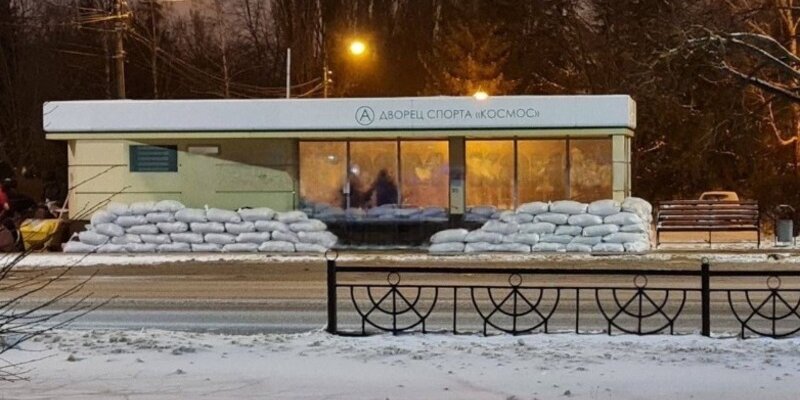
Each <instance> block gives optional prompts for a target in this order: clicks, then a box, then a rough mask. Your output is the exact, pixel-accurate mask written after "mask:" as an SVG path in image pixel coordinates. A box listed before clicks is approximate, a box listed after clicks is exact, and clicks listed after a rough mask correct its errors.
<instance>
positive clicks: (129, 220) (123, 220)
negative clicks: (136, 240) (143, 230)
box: [115, 215, 147, 228]
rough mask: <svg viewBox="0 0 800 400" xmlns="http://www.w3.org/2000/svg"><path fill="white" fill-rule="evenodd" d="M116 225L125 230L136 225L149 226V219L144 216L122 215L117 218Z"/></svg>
mask: <svg viewBox="0 0 800 400" xmlns="http://www.w3.org/2000/svg"><path fill="white" fill-rule="evenodd" d="M115 223H116V224H117V225H119V226H121V227H123V228H130V227H132V226H134V225H147V218H145V217H144V215H122V216H119V217H117V219H116V221H115Z"/></svg>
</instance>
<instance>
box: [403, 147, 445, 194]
mask: <svg viewBox="0 0 800 400" xmlns="http://www.w3.org/2000/svg"><path fill="white" fill-rule="evenodd" d="M400 164H401V169H400V177H401V180H402V185H401V187H402V196H401V197H402V200H403V205H404V206H419V207H445V208H446V207H447V206H448V204H449V191H450V189H449V187H450V155H449V153H448V145H447V141H444V140H436V141H434V140H416V141H402V142H400Z"/></svg>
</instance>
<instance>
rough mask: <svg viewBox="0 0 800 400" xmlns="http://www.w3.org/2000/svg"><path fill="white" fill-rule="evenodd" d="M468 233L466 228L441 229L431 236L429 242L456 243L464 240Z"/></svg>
mask: <svg viewBox="0 0 800 400" xmlns="http://www.w3.org/2000/svg"><path fill="white" fill-rule="evenodd" d="M468 233H469V231H468V230H466V229H445V230H443V231H439V232H436V233H434V234H433V236H431V239H430V242H431V243H433V244H439V243H458V242H462V243H463V242H464V238H466V237H467V234H468Z"/></svg>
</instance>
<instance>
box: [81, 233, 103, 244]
mask: <svg viewBox="0 0 800 400" xmlns="http://www.w3.org/2000/svg"><path fill="white" fill-rule="evenodd" d="M108 239H109V237H108V235H103V234H102V233H98V232H94V231H83V232H81V233H78V240H80V241H81V243H84V244H89V245H92V246H100V245H102V244H106V243H107V242H108Z"/></svg>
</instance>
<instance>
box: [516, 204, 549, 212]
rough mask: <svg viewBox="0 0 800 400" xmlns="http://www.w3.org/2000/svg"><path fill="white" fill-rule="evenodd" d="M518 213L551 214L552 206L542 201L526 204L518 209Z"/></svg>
mask: <svg viewBox="0 0 800 400" xmlns="http://www.w3.org/2000/svg"><path fill="white" fill-rule="evenodd" d="M517 212H518V213H526V214H531V215H538V214H544V213H546V212H550V204H549V203H544V202H541V201H534V202H532V203H525V204H521V205H520V206H519V207H517Z"/></svg>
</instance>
